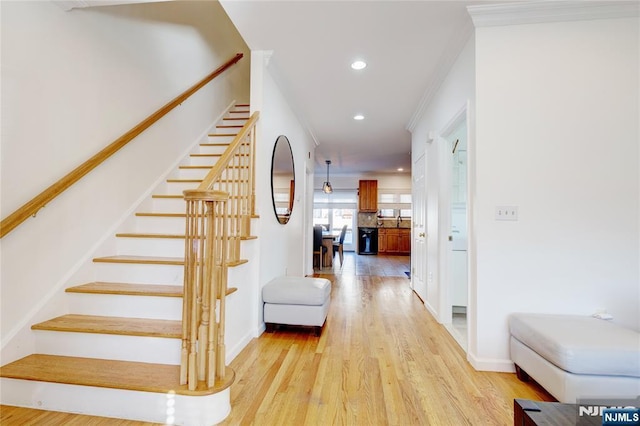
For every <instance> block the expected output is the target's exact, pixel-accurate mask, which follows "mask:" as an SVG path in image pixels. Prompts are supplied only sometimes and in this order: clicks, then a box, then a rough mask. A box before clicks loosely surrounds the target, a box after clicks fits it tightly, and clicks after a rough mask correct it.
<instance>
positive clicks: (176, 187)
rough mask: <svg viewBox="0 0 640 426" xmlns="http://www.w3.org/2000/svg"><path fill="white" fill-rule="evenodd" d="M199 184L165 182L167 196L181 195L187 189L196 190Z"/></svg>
mask: <svg viewBox="0 0 640 426" xmlns="http://www.w3.org/2000/svg"><path fill="white" fill-rule="evenodd" d="M198 185H200V182H167V194H182V193H183V192H184V191H185V190H187V189H197V188H198Z"/></svg>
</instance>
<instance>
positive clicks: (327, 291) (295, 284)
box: [262, 277, 331, 336]
mask: <svg viewBox="0 0 640 426" xmlns="http://www.w3.org/2000/svg"><path fill="white" fill-rule="evenodd" d="M330 295H331V282H330V281H329V280H327V279H324V278H311V277H278V278H274V279H273V280H271V281H269V282H268V283H267V284H266V285H265V286H264V287H263V288H262V300H263V301H264V322H265V324H266V327H267V332H273V331H274V330H275V327H276V325H277V324H286V325H296V326H311V327H314V331H315V334H316V335H317V336H319V335H320V334H321V333H322V326H323V325H324V322H325V320H326V319H327V313H328V312H329V302H330Z"/></svg>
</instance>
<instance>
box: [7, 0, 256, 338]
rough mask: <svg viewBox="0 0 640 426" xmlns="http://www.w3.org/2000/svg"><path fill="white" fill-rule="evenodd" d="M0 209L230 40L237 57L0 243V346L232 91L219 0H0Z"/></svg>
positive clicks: (174, 91) (144, 110)
mask: <svg viewBox="0 0 640 426" xmlns="http://www.w3.org/2000/svg"><path fill="white" fill-rule="evenodd" d="M0 7H1V8H2V16H1V19H2V21H1V23H2V25H1V28H2V30H1V31H2V33H1V36H2V57H1V59H2V89H3V91H2V124H1V126H0V127H1V129H2V130H1V131H2V146H1V148H2V159H1V181H2V182H1V191H2V192H1V194H2V203H1V208H2V217H6V216H7V215H8V214H10V213H11V212H12V211H13V210H15V209H16V208H17V207H19V206H20V205H22V204H23V203H24V202H26V201H28V200H29V199H30V198H32V197H33V196H35V195H37V194H38V193H39V192H40V191H42V190H43V189H44V188H46V187H47V186H48V185H50V184H52V183H53V182H54V181H55V180H56V179H58V178H60V177H62V176H63V175H64V174H66V173H68V172H69V171H71V170H72V169H73V168H74V167H75V166H77V165H79V164H80V163H82V162H83V161H84V160H86V159H87V158H89V157H90V156H91V155H93V154H94V153H96V152H98V151H99V150H100V149H102V148H103V147H104V146H106V145H107V144H108V143H110V142H112V141H113V140H114V139H116V138H117V137H119V136H120V135H121V134H123V133H125V132H126V131H127V130H129V129H130V128H131V127H133V126H134V125H135V124H137V123H138V122H140V121H141V120H143V119H144V118H145V117H146V116H147V115H149V114H151V113H152V112H154V111H155V110H156V109H158V108H160V107H161V106H162V105H164V104H165V103H167V102H168V101H170V100H171V99H173V98H174V97H175V96H177V95H178V94H180V93H181V92H182V91H184V90H185V89H187V88H188V87H190V86H191V85H192V84H194V83H195V82H197V81H198V80H200V79H201V78H203V77H204V76H205V75H207V74H208V73H210V72H211V71H212V70H214V69H215V68H217V67H218V66H219V65H221V64H222V63H223V62H225V61H226V60H228V59H229V58H231V57H232V56H234V55H235V54H236V53H237V52H244V53H245V58H244V59H242V60H241V62H240V64H239V65H236V66H234V67H233V68H232V69H230V70H229V71H227V72H226V73H225V74H223V75H222V76H221V77H219V78H217V79H216V80H215V81H214V82H213V83H212V84H210V85H208V86H207V87H206V88H205V89H202V90H201V91H200V92H198V94H196V95H194V96H193V97H192V98H190V99H189V100H188V101H186V102H184V103H183V104H182V105H181V106H179V107H178V108H176V109H175V110H174V111H173V112H171V113H170V114H169V115H168V116H166V117H165V118H164V119H162V121H161V122H159V123H157V124H156V125H155V126H154V127H153V128H151V129H149V130H147V131H146V132H144V133H143V134H142V135H140V136H139V137H138V138H137V139H136V140H134V141H133V142H132V143H130V144H129V146H127V147H125V148H124V149H123V150H122V151H121V152H119V153H117V154H116V155H114V156H113V157H112V158H111V159H109V160H108V161H107V162H106V163H105V164H103V165H102V166H100V167H99V168H98V169H96V170H94V171H93V172H91V173H90V174H89V175H88V176H87V177H85V178H84V179H83V180H82V181H80V182H79V183H77V184H76V185H74V186H73V187H72V188H71V189H69V190H68V191H66V192H65V193H63V194H62V195H61V196H60V197H58V198H57V199H56V200H54V201H52V202H51V203H49V205H47V206H46V208H44V209H43V210H41V211H40V212H39V213H38V215H37V217H36V218H35V219H29V220H28V221H27V222H25V223H23V224H22V225H21V226H20V227H18V228H17V229H15V230H14V231H13V232H11V233H10V234H9V235H7V236H5V238H3V239H2V241H1V244H2V246H1V250H2V258H1V262H2V272H1V279H2V283H1V286H2V287H1V289H2V297H1V299H2V301H1V305H0V311H1V318H2V325H1V329H0V334H1V335H2V338H3V341H2V345H3V348H4V346H5V345H6V343H7V342H8V341H9V339H10V338H11V336H12V335H13V334H14V333H15V332H16V330H17V329H19V328H20V327H22V326H25V325H27V323H28V322H30V321H29V319H30V318H31V316H32V315H34V313H35V312H36V311H37V310H38V309H39V308H40V307H41V305H42V304H43V303H44V302H46V301H47V300H48V299H49V298H51V297H53V295H54V294H55V293H59V292H60V291H61V290H60V288H61V286H63V285H64V283H65V280H66V279H67V277H69V276H70V275H71V274H72V273H73V272H74V270H75V269H77V268H78V267H79V265H80V264H82V263H83V262H84V263H86V262H88V261H89V262H90V259H89V258H88V256H89V253H90V252H91V251H92V247H94V245H95V244H96V243H97V242H99V241H100V240H101V239H103V238H104V237H105V235H107V234H108V232H109V230H110V229H112V228H113V227H114V226H115V225H116V224H117V223H118V221H119V220H121V218H122V217H123V215H124V213H125V212H126V211H127V210H129V209H131V208H132V206H133V205H134V204H135V202H136V200H138V199H139V198H140V197H141V196H142V194H143V193H144V192H145V191H146V190H147V189H148V188H149V187H150V185H152V184H153V182H155V181H156V180H157V179H158V177H159V176H160V175H161V174H162V173H164V172H165V171H166V170H167V168H168V167H169V166H170V165H171V164H173V163H174V162H175V161H176V159H177V158H178V156H179V155H180V154H183V153H184V152H185V150H186V149H187V148H188V147H189V146H191V145H192V144H193V143H194V142H196V140H197V139H198V138H199V137H200V135H202V134H203V132H205V131H206V130H207V129H208V128H209V126H210V125H211V124H212V122H213V121H214V120H215V119H216V117H217V116H218V115H219V114H221V113H222V112H223V111H224V109H225V108H226V107H227V106H228V105H229V104H230V103H231V102H232V101H233V100H234V99H235V100H238V101H247V100H248V96H249V94H248V76H249V74H248V72H249V63H250V58H249V56H248V51H247V48H246V45H245V44H244V42H243V41H242V39H241V38H240V36H239V35H238V33H237V32H236V30H235V28H234V27H233V25H232V24H231V22H230V21H229V19H228V18H227V16H226V14H225V13H224V11H223V10H222V8H221V7H220V5H219V4H218V3H217V2H188V1H187V2H164V3H149V4H137V5H128V6H112V7H100V8H87V9H75V10H72V11H70V12H65V11H63V10H62V9H61V8H59V7H58V6H56V5H55V4H54V3H52V2H49V1H32V2H2V3H1V4H0Z"/></svg>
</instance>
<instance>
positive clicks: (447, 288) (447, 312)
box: [438, 101, 474, 350]
mask: <svg viewBox="0 0 640 426" xmlns="http://www.w3.org/2000/svg"><path fill="white" fill-rule="evenodd" d="M470 111H471V108H470V102H469V101H467V102H465V104H464V105H463V106H462V108H460V109H459V110H458V112H457V113H456V114H454V115H453V117H452V118H451V119H450V120H449V122H448V123H447V124H446V125H445V126H444V127H443V129H442V130H441V131H440V132H439V133H438V135H439V138H438V143H439V150H438V151H439V157H438V163H439V164H438V169H439V178H440V184H439V188H440V190H439V196H438V198H439V208H438V216H439V217H440V218H441V219H442V220H441V221H440V223H439V225H438V227H439V230H438V231H439V232H438V251H439V253H440V256H439V265H438V269H439V270H440V274H439V275H440V278H441V279H440V282H439V287H440V300H439V305H440V306H439V309H438V313H439V315H438V321H439V322H440V323H442V324H451V322H452V316H453V309H452V299H453V296H452V293H453V292H452V288H451V287H452V280H451V273H450V271H451V262H452V259H451V258H452V256H451V250H450V244H451V243H450V241H449V235H450V234H451V207H452V202H451V200H452V194H451V192H452V175H451V149H450V147H449V141H448V140H447V137H448V136H449V135H451V134H452V133H453V132H454V131H455V130H456V129H457V128H458V127H459V126H460V125H461V124H462V123H463V122H466V125H467V197H466V205H467V218H466V221H467V235H468V237H467V301H468V305H467V341H468V339H469V334H470V333H469V331H470V327H469V318H470V315H471V312H473V311H474V307H473V306H472V303H473V302H472V299H471V298H470V297H469V296H470V287H471V280H470V271H471V269H470V267H469V266H470V259H471V252H470V247H471V243H470V240H471V227H470V224H471V215H472V209H471V207H472V206H471V203H470V196H469V194H470V192H471V191H470V185H469V182H470V175H471V174H470V173H469V169H470V167H469V162H470V155H469V145H470V143H471V113H470ZM467 350H468V346H467Z"/></svg>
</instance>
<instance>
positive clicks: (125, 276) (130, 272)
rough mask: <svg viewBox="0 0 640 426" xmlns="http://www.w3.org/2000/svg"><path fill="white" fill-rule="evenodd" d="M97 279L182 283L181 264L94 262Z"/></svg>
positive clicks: (182, 269) (182, 268)
mask: <svg viewBox="0 0 640 426" xmlns="http://www.w3.org/2000/svg"><path fill="white" fill-rule="evenodd" d="M94 265H95V271H96V280H97V281H106V282H116V283H117V282H130V283H139V284H160V285H165V284H169V285H182V284H183V282H184V266H182V265H140V264H135V263H94Z"/></svg>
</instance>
